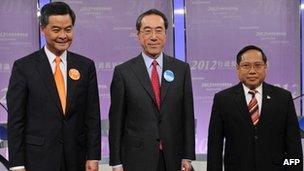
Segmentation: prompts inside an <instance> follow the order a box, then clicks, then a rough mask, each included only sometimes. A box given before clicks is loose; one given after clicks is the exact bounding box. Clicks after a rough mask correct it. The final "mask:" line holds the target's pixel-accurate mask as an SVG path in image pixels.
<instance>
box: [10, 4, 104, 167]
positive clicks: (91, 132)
mask: <svg viewBox="0 0 304 171" xmlns="http://www.w3.org/2000/svg"><path fill="white" fill-rule="evenodd" d="M74 23H75V14H74V12H73V11H72V9H71V8H70V7H69V6H68V5H67V4H65V3H63V2H53V3H49V4H47V5H45V6H44V7H43V8H42V9H41V16H40V24H41V31H42V33H43V34H44V36H45V38H46V46H45V47H44V48H42V49H40V50H39V51H36V52H34V53H32V54H30V55H28V56H26V57H24V58H21V59H19V60H17V61H15V63H14V66H13V70H12V75H11V78H10V83H9V88H8V92H7V105H8V110H9V114H8V145H9V161H10V164H11V169H12V170H18V171H21V170H22V171H24V170H27V171H42V170H43V171H84V170H86V171H97V170H98V160H100V155H101V151H100V141H101V139H100V138H101V136H100V116H99V97H98V88H97V87H98V86H97V80H96V71H95V66H94V62H93V61H92V60H90V59H88V58H85V57H83V56H80V55H78V54H75V53H72V52H68V51H67V49H68V48H69V47H70V45H71V43H72V39H73V27H74Z"/></svg>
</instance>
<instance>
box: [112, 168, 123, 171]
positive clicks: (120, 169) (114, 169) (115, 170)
mask: <svg viewBox="0 0 304 171" xmlns="http://www.w3.org/2000/svg"><path fill="white" fill-rule="evenodd" d="M112 171H124V170H123V167H116V168H113V169H112Z"/></svg>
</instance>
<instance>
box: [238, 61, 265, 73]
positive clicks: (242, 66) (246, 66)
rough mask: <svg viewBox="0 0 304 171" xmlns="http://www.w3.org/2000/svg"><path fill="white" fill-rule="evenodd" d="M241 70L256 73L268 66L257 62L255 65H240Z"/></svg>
mask: <svg viewBox="0 0 304 171" xmlns="http://www.w3.org/2000/svg"><path fill="white" fill-rule="evenodd" d="M238 66H239V67H240V68H241V69H243V70H246V71H250V70H251V69H254V70H255V71H259V70H261V69H262V68H263V67H265V66H267V64H265V63H262V62H255V63H247V62H246V63H243V64H239V65H238Z"/></svg>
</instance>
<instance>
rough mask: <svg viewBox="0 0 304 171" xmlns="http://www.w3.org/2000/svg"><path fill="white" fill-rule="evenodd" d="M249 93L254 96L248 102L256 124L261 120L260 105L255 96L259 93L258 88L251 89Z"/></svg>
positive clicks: (252, 119) (252, 118)
mask: <svg viewBox="0 0 304 171" xmlns="http://www.w3.org/2000/svg"><path fill="white" fill-rule="evenodd" d="M248 93H249V94H251V95H252V98H251V100H250V102H249V104H248V109H249V113H250V116H251V121H252V123H253V125H256V124H257V123H258V122H259V119H260V114H259V105H258V101H257V99H256V98H255V94H256V93H257V91H256V90H249V92H248Z"/></svg>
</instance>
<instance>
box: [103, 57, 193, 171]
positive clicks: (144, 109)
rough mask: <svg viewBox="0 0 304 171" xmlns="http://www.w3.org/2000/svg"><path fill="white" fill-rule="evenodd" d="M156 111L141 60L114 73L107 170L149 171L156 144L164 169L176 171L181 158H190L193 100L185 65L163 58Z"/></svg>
mask: <svg viewBox="0 0 304 171" xmlns="http://www.w3.org/2000/svg"><path fill="white" fill-rule="evenodd" d="M163 57H164V58H163V72H164V71H166V70H171V71H172V72H173V73H174V75H175V78H174V80H173V81H172V82H168V81H166V80H165V79H164V78H163V76H162V82H161V107H160V108H161V109H160V111H159V110H158V109H157V105H156V103H155V100H154V99H155V98H154V95H153V90H152V85H151V81H150V77H149V75H148V72H147V69H146V66H145V63H144V60H143V57H142V55H139V56H137V57H136V58H133V59H131V60H129V61H127V62H125V63H123V64H121V65H119V66H117V67H116V68H115V70H114V75H113V80H112V84H111V107H110V112H109V119H110V135H109V143H110V165H117V164H123V167H124V169H126V170H127V171H129V170H130V171H143V170H145V171H155V170H156V168H157V164H158V160H159V158H158V155H159V141H158V140H160V139H161V140H162V141H163V144H164V150H163V151H164V156H165V161H166V167H167V170H170V171H171V170H174V171H175V170H180V168H181V160H182V159H192V160H194V159H195V148H194V146H195V145H194V144H195V141H194V114H193V97H192V85H191V77H190V69H189V65H188V64H186V63H184V62H181V61H179V60H177V59H174V58H172V57H169V56H166V55H164V56H163Z"/></svg>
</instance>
